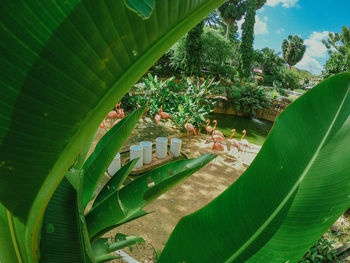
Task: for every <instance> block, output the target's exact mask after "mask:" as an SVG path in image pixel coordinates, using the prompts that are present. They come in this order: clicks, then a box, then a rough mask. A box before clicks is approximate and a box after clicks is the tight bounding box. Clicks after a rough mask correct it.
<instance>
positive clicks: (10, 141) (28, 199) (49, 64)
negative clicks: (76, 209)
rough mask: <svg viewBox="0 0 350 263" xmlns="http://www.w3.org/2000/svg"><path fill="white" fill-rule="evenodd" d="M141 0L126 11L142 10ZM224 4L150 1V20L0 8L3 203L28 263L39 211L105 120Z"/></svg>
mask: <svg viewBox="0 0 350 263" xmlns="http://www.w3.org/2000/svg"><path fill="white" fill-rule="evenodd" d="M142 2H143V3H149V2H150V1H147V0H144V1H142V0H128V5H130V6H131V5H132V4H134V5H133V7H134V9H135V8H136V11H139V12H141V11H140V10H141V8H139V7H140V6H141V7H142V5H139V3H142ZM222 2H224V0H219V1H217V0H199V1H187V0H180V1H170V0H162V1H156V2H154V7H153V11H152V13H151V16H150V17H149V18H148V19H146V20H145V19H143V17H141V16H140V15H139V13H137V12H134V11H132V10H130V6H129V7H126V6H125V1H115V0H102V1H91V0H71V1H38V0H34V1H26V0H13V1H5V2H3V3H2V4H1V5H0V12H1V21H0V22H1V27H0V36H1V42H0V54H1V61H2V67H1V71H0V85H1V97H0V202H1V203H2V204H3V205H4V206H5V207H6V208H7V209H8V210H9V211H11V213H12V214H13V215H14V216H16V217H18V218H20V220H21V221H22V222H25V223H26V228H25V242H26V250H27V252H28V254H27V256H29V257H30V256H32V259H31V261H34V262H36V261H37V260H38V247H37V242H38V240H39V229H40V222H41V219H42V217H43V215H44V211H45V208H46V206H47V204H48V203H49V200H50V198H51V197H52V195H53V193H54V191H55V189H56V188H57V187H58V185H59V183H60V181H61V180H62V178H63V177H64V175H65V174H66V171H67V170H68V168H69V167H70V166H71V165H72V163H73V162H74V160H75V159H76V157H77V156H78V154H79V153H80V152H81V149H82V148H83V146H84V145H85V144H86V142H87V141H88V140H89V139H90V138H91V136H92V135H93V133H94V132H95V130H96V127H98V125H99V123H100V122H101V120H103V118H104V117H105V116H106V114H107V113H108V111H110V110H111V109H112V107H113V106H114V105H115V103H116V102H118V101H119V100H120V99H121V98H122V96H123V95H124V94H125V93H126V92H127V90H128V89H129V88H130V86H131V85H132V84H134V83H135V82H136V81H137V80H138V79H139V78H140V77H141V76H142V75H143V74H144V72H145V71H146V70H147V69H148V68H149V67H150V66H152V64H153V63H154V62H155V61H156V60H157V59H158V58H159V57H160V56H161V55H162V54H163V53H165V51H167V50H168V49H169V48H170V47H171V46H172V45H173V44H174V43H175V41H176V40H178V39H179V38H180V37H181V36H182V35H183V34H184V33H186V32H187V31H188V30H189V29H190V28H191V27H193V26H194V25H195V24H197V23H198V22H199V21H200V20H201V19H202V18H203V17H205V16H206V15H207V14H208V13H209V12H210V11H211V10H213V9H214V8H216V7H217V6H219V5H220V4H221V3H222ZM135 3H137V5H136V4H135ZM19 192H20V193H21V194H20V195H18V194H17V193H19Z"/></svg>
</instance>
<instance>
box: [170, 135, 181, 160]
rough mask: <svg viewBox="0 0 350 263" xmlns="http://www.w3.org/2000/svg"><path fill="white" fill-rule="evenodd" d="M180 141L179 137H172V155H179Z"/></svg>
mask: <svg viewBox="0 0 350 263" xmlns="http://www.w3.org/2000/svg"><path fill="white" fill-rule="evenodd" d="M181 143H182V140H181V139H179V138H172V139H171V142H170V152H171V153H172V154H173V155H174V157H179V156H180V155H181Z"/></svg>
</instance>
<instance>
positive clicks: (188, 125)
mask: <svg viewBox="0 0 350 263" xmlns="http://www.w3.org/2000/svg"><path fill="white" fill-rule="evenodd" d="M189 119H190V117H189V116H187V122H186V124H185V129H186V130H187V133H190V132H193V133H194V135H195V136H197V132H196V130H195V128H194V127H193V125H192V124H191V123H188V121H189Z"/></svg>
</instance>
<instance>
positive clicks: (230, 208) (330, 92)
mask: <svg viewBox="0 0 350 263" xmlns="http://www.w3.org/2000/svg"><path fill="white" fill-rule="evenodd" d="M315 116H322V120H320V119H319V118H315ZM349 116H350V73H344V74H339V75H337V76H335V77H332V78H328V79H327V80H325V81H323V82H322V83H320V84H319V85H317V86H316V87H314V88H313V89H312V90H311V91H309V92H307V93H305V94H304V95H303V96H302V97H300V98H299V99H298V100H296V101H295V102H294V103H292V104H291V105H290V106H289V107H288V108H287V109H286V110H285V111H283V112H282V113H281V115H280V116H279V117H278V118H277V119H276V121H275V123H274V126H273V128H272V130H271V131H270V134H269V136H268V138H267V139H266V141H265V143H264V145H263V147H262V148H261V150H260V152H259V154H258V155H257V156H256V158H255V160H254V161H253V162H252V164H251V165H250V166H249V167H248V169H247V170H246V171H245V173H244V174H243V175H242V176H241V177H240V178H239V179H238V180H237V181H236V182H235V183H234V184H233V185H231V186H230V187H229V188H228V189H226V191H225V192H223V193H222V194H221V195H220V196H218V197H217V198H216V199H214V200H213V201H212V202H211V203H209V204H208V205H207V206H205V207H203V208H202V209H200V210H199V211H197V212H195V213H193V214H191V215H189V216H186V217H184V218H182V219H181V220H180V222H179V223H178V224H177V226H176V227H175V229H174V231H173V233H172V234H171V236H170V238H169V240H168V242H167V244H166V246H165V248H164V250H163V252H162V254H161V255H160V258H159V261H158V262H160V263H162V262H203V261H206V262H248V263H249V262H259V263H264V262H268V263H274V262H276V263H277V262H298V261H299V260H300V258H302V257H303V255H304V254H305V252H306V251H307V250H308V249H309V248H310V247H311V246H312V245H313V244H314V243H315V242H316V241H317V240H318V239H319V237H320V236H321V235H322V234H323V233H324V232H326V231H327V229H329V227H330V226H331V225H332V224H333V222H334V221H336V219H337V218H339V216H340V215H341V214H342V213H344V211H345V210H346V209H348V207H349V205H350V199H349V183H350V173H349V171H350V145H349V141H350V133H349V131H350V122H349ZM296 123H297V125H296ZM300 127H302V129H303V130H304V131H305V132H303V133H302V134H301V133H300ZM315 131H317V132H315ZM301 149H303V150H301ZM306 149H307V150H306ZM325 194H326V195H325Z"/></svg>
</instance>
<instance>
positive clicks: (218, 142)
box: [100, 102, 250, 152]
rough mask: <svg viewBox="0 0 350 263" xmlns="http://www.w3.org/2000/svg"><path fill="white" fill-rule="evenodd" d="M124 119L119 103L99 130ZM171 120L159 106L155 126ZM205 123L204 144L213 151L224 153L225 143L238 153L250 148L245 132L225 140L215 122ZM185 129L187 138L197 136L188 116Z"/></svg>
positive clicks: (233, 132) (233, 131)
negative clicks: (163, 120)
mask: <svg viewBox="0 0 350 263" xmlns="http://www.w3.org/2000/svg"><path fill="white" fill-rule="evenodd" d="M139 107H140V105H139V104H138V103H137V109H139ZM148 110H149V108H147V110H146V111H148ZM124 117H125V114H124V109H122V108H121V102H119V103H117V104H116V105H115V109H113V110H112V111H110V112H109V113H108V114H107V116H106V118H105V120H103V121H102V123H101V124H100V128H105V127H106V123H108V122H109V124H110V125H111V126H112V127H113V126H114V125H116V124H117V123H118V122H119V121H121V120H122V119H123V118H124ZM171 118H172V116H171V115H170V114H168V113H166V112H164V111H163V106H161V107H160V109H159V111H158V114H156V115H155V117H154V121H155V122H156V124H158V123H159V122H160V120H161V119H165V120H166V119H171ZM206 123H207V125H206V126H205V130H206V131H207V139H206V143H210V142H213V147H212V149H213V151H224V146H223V143H225V144H226V145H227V149H228V150H229V149H230V146H233V147H234V148H236V150H238V152H241V151H242V152H245V151H246V149H247V148H250V144H249V142H248V141H247V140H245V139H244V137H245V136H246V134H247V131H246V130H243V131H242V137H241V138H240V140H236V139H234V136H235V133H236V129H233V130H232V134H231V136H230V138H229V139H226V137H225V136H224V134H223V133H222V132H221V131H219V130H217V129H216V126H217V124H218V122H217V120H214V121H213V123H215V125H214V127H212V126H209V124H210V120H206ZM185 129H186V130H187V136H189V135H190V134H192V133H193V134H194V135H195V136H197V132H196V129H195V128H194V126H193V125H192V124H191V123H189V116H187V122H186V124H185ZM190 139H191V138H190Z"/></svg>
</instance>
